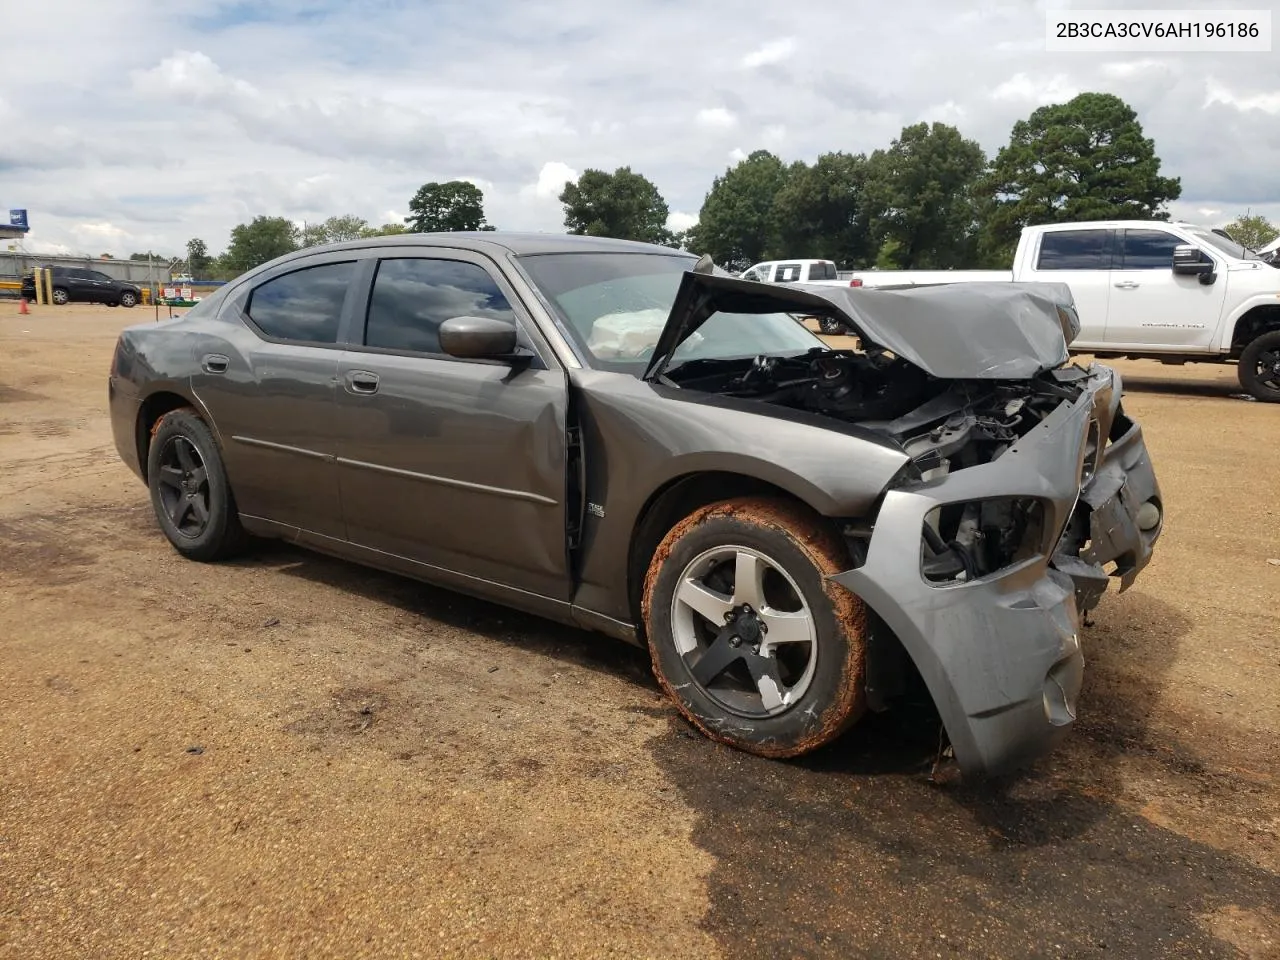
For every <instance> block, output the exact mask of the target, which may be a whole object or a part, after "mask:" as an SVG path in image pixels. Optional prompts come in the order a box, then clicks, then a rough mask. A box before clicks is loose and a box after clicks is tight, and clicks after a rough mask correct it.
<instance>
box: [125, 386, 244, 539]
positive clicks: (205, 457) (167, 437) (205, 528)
mask: <svg viewBox="0 0 1280 960" xmlns="http://www.w3.org/2000/svg"><path fill="white" fill-rule="evenodd" d="M183 443H185V444H189V445H190V448H194V451H195V457H192V456H191V451H190V448H188V449H187V451H186V453H187V456H186V458H181V457H180V455H179V450H180V449H181V447H182V444H183ZM171 454H172V456H173V457H177V458H178V459H179V465H178V466H177V469H181V465H180V461H181V459H187V460H190V461H192V462H198V463H199V466H200V467H201V468H202V469H203V483H196V484H195V485H194V489H195V490H196V492H197V495H201V494H202V495H203V503H204V504H205V510H206V514H207V519H206V520H205V521H204V522H203V525H202V526H201V527H200V529H199V530H198V531H193V528H194V523H193V522H192V520H193V517H194V516H195V515H194V513H193V512H192V511H190V510H188V512H187V513H186V514H184V515H183V516H182V517H180V518H179V522H181V523H182V526H181V528H180V527H179V523H178V522H175V520H174V517H173V513H174V509H173V508H171V506H169V505H170V504H173V503H175V502H180V500H181V498H182V497H183V496H184V495H183V494H182V492H181V491H178V490H175V488H174V487H173V486H172V485H169V484H168V483H166V481H165V480H164V479H162V477H163V476H165V475H166V473H168V475H169V476H172V471H173V469H174V467H173V466H172V465H171V464H173V460H172V459H171ZM147 486H148V487H149V488H150V490H151V506H152V509H154V510H155V514H156V520H157V521H158V522H159V524H160V529H161V530H163V531H164V535H165V536H166V537H168V539H169V542H170V543H171V544H173V547H174V549H175V550H177V551H178V552H179V553H181V554H182V555H183V556H184V557H187V558H188V559H190V560H199V561H204V562H209V561H216V560H225V559H227V558H228V557H232V556H234V555H235V554H237V553H239V552H240V551H241V550H243V549H244V547H245V546H246V544H247V542H248V537H247V535H246V534H245V531H244V528H243V527H242V526H241V525H240V514H239V513H238V512H237V510H236V504H235V498H234V497H233V496H232V493H231V485H230V484H229V483H228V482H227V473H226V470H225V468H224V467H223V465H222V457H221V455H220V454H219V452H218V445H217V443H216V442H215V441H214V439H213V433H212V432H211V431H210V430H209V427H208V425H207V424H205V422H204V421H203V420H201V419H200V417H199V415H198V414H197V413H196V412H195V411H194V410H193V409H191V408H190V407H181V408H179V409H177V410H173V411H171V412H169V413H166V414H165V415H164V416H162V417H161V418H160V419H159V420H158V421H157V422H156V424H155V425H154V426H153V427H152V431H151V447H150V449H149V450H148V451H147ZM175 498H176V499H175Z"/></svg>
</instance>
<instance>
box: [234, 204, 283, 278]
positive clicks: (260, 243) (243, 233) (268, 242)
mask: <svg viewBox="0 0 1280 960" xmlns="http://www.w3.org/2000/svg"><path fill="white" fill-rule="evenodd" d="M298 239H299V237H298V228H297V226H296V225H294V223H293V222H292V221H290V220H286V219H285V218H284V217H254V218H253V220H252V221H251V222H250V223H241V224H239V225H237V226H235V227H233V228H232V230H231V243H230V244H228V245H227V250H226V253H224V254H223V255H222V256H221V257H220V258H219V266H220V267H222V268H223V269H224V270H228V271H234V272H235V273H237V274H240V273H244V271H246V270H252V269H253V268H254V267H256V266H259V265H260V264H263V263H266V262H267V261H268V260H274V259H275V258H276V257H282V256H284V255H285V254H286V253H290V252H292V251H294V250H297V249H298Z"/></svg>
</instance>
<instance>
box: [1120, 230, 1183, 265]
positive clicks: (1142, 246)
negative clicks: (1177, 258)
mask: <svg viewBox="0 0 1280 960" xmlns="http://www.w3.org/2000/svg"><path fill="white" fill-rule="evenodd" d="M1183 242H1185V241H1182V240H1179V239H1178V238H1177V237H1175V236H1174V235H1173V234H1171V233H1165V232H1164V231H1163V230H1126V231H1125V232H1124V246H1123V255H1122V260H1121V263H1120V269H1121V270H1170V269H1172V267H1173V248H1174V247H1176V246H1177V245H1178V244H1180V243H1183Z"/></svg>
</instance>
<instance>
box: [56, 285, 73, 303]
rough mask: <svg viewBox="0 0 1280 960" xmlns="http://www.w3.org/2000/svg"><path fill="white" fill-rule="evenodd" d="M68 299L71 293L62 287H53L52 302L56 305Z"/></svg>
mask: <svg viewBox="0 0 1280 960" xmlns="http://www.w3.org/2000/svg"><path fill="white" fill-rule="evenodd" d="M70 299H71V295H70V294H68V293H67V291H66V290H64V289H62V287H54V288H53V302H54V303H56V304H57V305H58V306H62V305H63V304H64V303H66V302H67V301H68V300H70Z"/></svg>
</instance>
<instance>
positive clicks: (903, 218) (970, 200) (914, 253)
mask: <svg viewBox="0 0 1280 960" xmlns="http://www.w3.org/2000/svg"><path fill="white" fill-rule="evenodd" d="M986 166H987V158H986V155H985V154H983V152H982V148H981V147H979V146H978V144H977V143H975V142H974V141H972V140H966V139H965V138H964V137H963V136H961V134H960V131H959V130H957V129H956V128H955V127H952V126H948V125H947V124H945V123H934V124H928V123H917V124H913V125H911V126H908V127H904V128H903V130H902V133H900V134H899V135H898V137H897V139H895V140H894V141H893V143H892V144H890V146H889V148H888V149H887V150H877V151H875V152H874V153H873V154H871V156H870V158H868V160H867V175H866V190H865V201H866V211H867V218H868V220H869V229H870V232H871V237H872V240H873V242H874V244H875V246H876V247H877V248H878V254H877V258H878V260H877V262H878V263H879V264H882V265H890V264H891V265H892V266H893V267H896V268H898V269H902V270H909V269H935V270H945V269H950V268H954V267H964V266H969V265H971V263H972V261H973V260H974V258H975V256H976V247H977V236H976V234H977V208H976V205H975V190H976V185H977V183H978V181H979V178H980V177H981V176H982V174H983V172H984V171H985V169H986ZM891 242H892V244H891Z"/></svg>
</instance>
